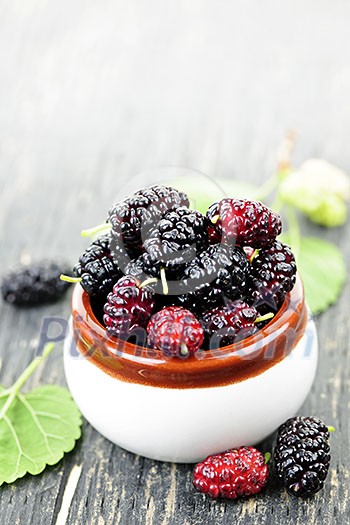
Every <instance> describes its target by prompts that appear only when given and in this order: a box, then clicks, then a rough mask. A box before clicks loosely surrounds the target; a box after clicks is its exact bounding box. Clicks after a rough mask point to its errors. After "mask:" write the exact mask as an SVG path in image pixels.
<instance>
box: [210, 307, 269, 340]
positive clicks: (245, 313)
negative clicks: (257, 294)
mask: <svg viewBox="0 0 350 525" xmlns="http://www.w3.org/2000/svg"><path fill="white" fill-rule="evenodd" d="M258 315H259V314H258V311H257V310H256V308H255V307H254V306H250V305H249V304H247V303H246V302H245V301H242V300H238V301H234V302H233V303H231V304H230V305H228V306H222V307H218V308H214V310H208V311H207V312H204V314H203V317H202V319H203V326H204V333H205V342H206V347H208V348H210V349H214V348H219V347H221V346H228V345H231V344H233V343H237V342H238V341H241V340H242V339H245V338H246V337H249V336H250V335H253V334H254V333H255V332H257V331H258V328H257V326H256V322H257V320H259V318H258Z"/></svg>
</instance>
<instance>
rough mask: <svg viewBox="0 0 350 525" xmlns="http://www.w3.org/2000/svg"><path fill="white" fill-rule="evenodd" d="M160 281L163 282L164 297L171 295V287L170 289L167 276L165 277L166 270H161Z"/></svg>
mask: <svg viewBox="0 0 350 525" xmlns="http://www.w3.org/2000/svg"><path fill="white" fill-rule="evenodd" d="M160 279H161V281H162V286H163V294H164V295H168V293H169V287H168V282H167V280H166V275H165V269H164V268H161V269H160Z"/></svg>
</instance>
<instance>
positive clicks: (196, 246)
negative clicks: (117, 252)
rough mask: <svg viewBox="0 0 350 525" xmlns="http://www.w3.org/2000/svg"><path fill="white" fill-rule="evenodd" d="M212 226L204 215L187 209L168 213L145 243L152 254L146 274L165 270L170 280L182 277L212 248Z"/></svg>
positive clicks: (147, 262)
mask: <svg viewBox="0 0 350 525" xmlns="http://www.w3.org/2000/svg"><path fill="white" fill-rule="evenodd" d="M208 224H209V222H208V219H206V218H205V217H204V215H202V214H201V213H200V212H199V211H194V210H190V209H188V208H187V207H186V206H181V207H178V208H176V209H175V210H170V211H168V212H166V213H165V214H164V215H163V217H162V218H161V219H160V221H159V222H158V224H157V225H156V226H155V228H153V230H152V231H151V232H150V235H149V237H148V238H147V239H146V240H145V243H144V247H145V250H146V251H147V253H148V254H149V258H148V259H145V263H146V264H145V268H144V269H145V271H146V273H149V274H154V273H157V274H158V271H159V268H164V269H165V270H166V273H167V276H169V277H170V278H173V277H176V276H178V275H179V273H181V271H182V270H183V269H184V268H185V267H186V265H187V264H188V263H190V262H191V261H192V260H193V259H194V258H195V257H196V255H197V254H199V253H201V252H202V251H203V250H205V249H206V248H207V247H208V244H209V239H208Z"/></svg>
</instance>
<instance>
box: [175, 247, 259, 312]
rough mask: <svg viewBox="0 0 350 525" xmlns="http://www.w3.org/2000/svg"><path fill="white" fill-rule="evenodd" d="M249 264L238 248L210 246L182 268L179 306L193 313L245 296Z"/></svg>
mask: <svg viewBox="0 0 350 525" xmlns="http://www.w3.org/2000/svg"><path fill="white" fill-rule="evenodd" d="M248 271H249V263H248V261H247V259H246V256H245V254H244V252H243V250H242V249H241V248H238V247H237V248H233V247H230V246H227V245H225V244H213V245H211V246H209V247H208V248H207V249H206V250H205V251H203V252H202V253H200V254H198V255H197V257H196V258H195V259H194V260H193V261H192V262H191V263H190V264H189V265H188V266H187V268H185V270H184V274H183V283H182V287H181V288H182V290H181V295H179V297H178V300H179V303H180V304H181V305H182V306H184V307H185V308H188V309H189V310H192V311H194V312H202V311H203V310H204V309H206V310H208V309H212V308H215V307H217V306H220V305H224V303H225V299H230V300H234V299H238V298H239V297H242V296H244V295H245V293H246V286H247V279H248Z"/></svg>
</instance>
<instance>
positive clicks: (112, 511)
mask: <svg viewBox="0 0 350 525" xmlns="http://www.w3.org/2000/svg"><path fill="white" fill-rule="evenodd" d="M349 11H350V6H349V4H348V3H347V2H345V1H344V0H343V1H341V0H340V1H339V2H337V3H335V4H334V5H333V4H332V6H330V4H329V2H326V1H320V2H318V3H317V6H316V5H315V3H314V2H312V0H304V1H303V2H301V1H293V2H284V3H283V4H281V3H280V2H278V1H277V0H270V1H269V2H267V3H265V2H259V1H258V0H253V2H250V3H249V4H247V3H244V2H235V3H232V5H230V3H229V2H217V1H214V0H213V1H209V0H206V1H204V2H199V1H195V0H186V1H183V2H162V1H161V0H159V1H151V2H142V0H140V1H136V0H131V1H129V2H122V1H121V0H117V1H112V0H111V1H104V2H99V3H97V2H93V1H91V0H90V1H87V2H84V1H82V0H78V1H76V2H68V1H67V0H65V1H62V2H49V1H48V0H42V1H34V0H28V1H26V2H24V3H23V2H19V1H13V0H3V1H2V2H1V3H0V195H1V205H0V257H1V266H0V269H1V273H4V272H5V271H6V270H7V269H9V268H11V267H12V266H13V265H14V264H15V263H16V262H18V261H19V260H28V258H29V257H31V258H32V259H36V258H40V257H42V256H49V257H61V258H63V259H69V260H71V261H72V262H74V260H75V259H76V258H77V256H78V254H79V253H80V252H81V251H82V250H83V248H84V247H85V246H86V241H84V240H82V239H80V237H79V231H80V230H81V229H82V228H83V227H86V226H91V225H94V224H96V223H99V222H100V221H101V220H103V219H104V218H105V213H106V209H108V207H109V205H110V204H111V202H112V201H113V200H114V198H115V197H117V195H119V194H120V192H122V191H123V189H124V188H125V183H126V181H128V180H130V179H133V178H134V177H135V176H136V175H137V174H138V173H139V172H142V171H144V170H146V169H151V168H154V167H157V166H170V165H182V166H189V167H192V168H194V169H197V170H200V171H203V172H205V173H207V174H208V175H209V176H210V177H215V176H220V177H231V178H243V179H245V180H246V181H249V182H253V183H256V184H258V183H260V182H261V181H262V180H264V179H265V178H267V177H268V176H269V175H270V174H271V173H272V172H273V171H274V169H275V166H276V151H277V148H278V145H279V143H280V140H281V138H282V137H283V135H284V133H285V131H286V129H288V128H290V127H293V128H295V129H297V130H298V132H299V142H298V144H297V148H296V152H295V162H296V163H298V162H300V161H301V160H303V159H305V158H308V157H311V156H321V157H323V158H327V159H328V160H330V161H333V162H335V163H337V164H338V165H340V166H341V167H343V168H344V169H346V170H348V171H350V148H349V146H348V141H349V133H350V103H349V102H350V99H349V97H350V95H349V93H350V46H349V37H348V27H349V14H350V13H349ZM305 229H306V230H307V232H309V233H311V234H316V235H320V236H322V237H324V238H328V239H333V240H334V241H335V242H337V244H338V245H339V246H341V247H342V249H343V250H344V253H345V254H346V255H347V257H349V256H350V235H349V231H350V229H349V225H347V226H346V227H343V228H340V229H337V230H334V231H331V232H330V231H325V230H323V229H321V228H317V227H315V226H311V225H310V224H306V225H305ZM50 315H58V316H63V317H64V318H68V316H69V299H68V298H67V299H66V300H65V301H62V302H60V303H59V304H56V305H53V306H48V307H42V308H37V309H32V310H28V311H25V310H16V309H14V308H11V307H10V306H8V305H6V304H4V303H1V304H0V381H1V383H2V384H3V385H10V384H11V383H12V382H13V380H14V379H15V378H16V377H17V376H18V374H19V372H20V371H21V370H22V369H23V368H24V367H25V366H26V364H28V363H29V361H30V360H31V359H32V357H33V355H34V353H35V349H36V345H37V340H38V337H39V333H40V327H41V323H42V319H43V317H44V316H50ZM317 326H318V330H319V336H320V350H321V354H320V363H319V368H318V373H317V380H316V381H315V384H314V387H313V389H312V392H311V395H310V396H309V398H308V400H307V402H306V403H305V405H304V407H303V408H302V410H301V413H303V414H315V415H318V416H320V417H322V418H324V419H325V420H326V421H327V422H328V423H329V424H332V425H334V426H335V427H336V429H337V432H336V434H335V435H334V436H333V437H332V450H333V459H332V465H331V469H330V474H329V478H328V481H327V484H326V487H325V489H324V490H323V491H322V492H321V493H320V494H318V495H317V496H316V497H315V498H313V499H312V500H311V501H308V502H307V501H300V500H297V499H293V498H292V497H289V496H288V495H287V494H286V493H285V492H283V491H282V490H280V488H278V486H277V484H276V482H275V481H274V480H273V481H272V483H271V484H270V485H269V487H268V489H267V491H266V492H265V493H264V494H261V495H260V496H258V497H255V498H251V499H247V500H245V501H238V502H223V501H220V502H217V501H209V500H208V499H205V497H204V496H202V495H200V494H198V493H195V492H194V490H193V489H192V486H191V467H190V466H186V465H172V464H166V463H157V462H154V461H150V460H147V459H144V458H142V457H139V456H135V455H133V454H130V453H128V452H126V451H124V450H121V449H120V448H118V447H116V446H113V445H112V444H111V443H109V442H108V441H107V440H105V439H104V438H103V437H101V436H100V435H99V434H98V433H97V432H96V431H95V430H93V429H92V428H91V427H90V426H89V425H88V424H87V423H84V436H83V438H82V439H81V440H80V442H79V444H78V445H77V448H76V449H75V450H74V451H73V452H72V453H70V454H68V455H67V456H66V457H65V458H64V459H63V460H62V461H61V462H60V463H59V464H58V465H56V466H55V467H51V468H48V469H46V470H45V472H44V473H43V474H41V475H39V476H37V477H31V476H26V477H25V478H24V479H22V480H19V481H18V482H16V483H15V484H13V485H11V486H3V487H2V488H1V489H0V523H1V525H10V524H11V525H12V524H15V523H16V524H17V523H18V524H21V525H22V524H34V525H39V524H43V525H48V524H55V523H59V524H62V523H65V522H66V523H69V524H82V525H90V524H91V525H102V524H117V523H119V524H123V525H124V524H125V525H131V524H137V525H138V524H141V523H142V524H148V525H151V524H153V525H166V524H169V525H180V524H181V525H184V524H193V525H199V524H205V525H208V524H221V523H235V524H251V523H259V524H270V523H273V524H288V523H291V524H299V523H317V524H326V523H327V524H328V523H330V524H331V523H332V524H345V523H349V517H350V504H349V457H350V456H349V424H348V416H349V403H350V397H349V379H350V375H349V353H350V348H349V346H350V345H349V328H350V326H349V284H348V285H347V287H346V289H345V291H344V293H343V294H342V297H341V299H340V301H339V302H338V303H337V304H336V305H335V306H333V307H332V308H331V309H330V310H329V311H328V312H327V313H325V314H324V315H322V316H320V317H319V318H318V319H317ZM61 350H62V344H58V345H57V348H56V350H55V352H54V354H53V355H52V356H50V358H49V360H48V361H47V362H46V364H45V365H44V366H43V367H42V368H41V369H40V370H38V372H37V373H36V374H35V376H34V377H33V378H32V380H31V381H30V384H29V385H28V387H30V386H35V385H38V384H40V383H43V382H45V383H59V384H62V385H63V384H65V380H64V375H63V368H62V355H61ZM270 446H271V439H269V440H267V441H266V442H264V443H263V444H262V449H263V450H268V449H269V448H270ZM68 480H70V483H69V484H68V487H69V489H67V482H68ZM70 498H72V499H71V501H70Z"/></svg>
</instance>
